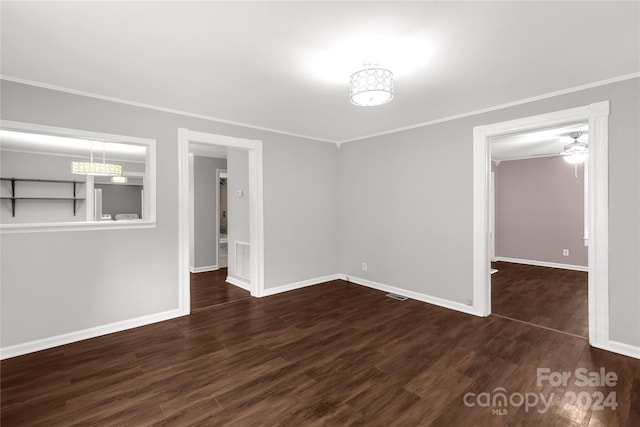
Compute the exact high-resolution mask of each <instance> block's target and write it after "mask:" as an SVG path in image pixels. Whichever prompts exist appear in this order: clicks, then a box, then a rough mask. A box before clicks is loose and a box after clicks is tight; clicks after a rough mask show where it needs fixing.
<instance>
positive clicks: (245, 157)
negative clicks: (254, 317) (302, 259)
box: [227, 149, 250, 280]
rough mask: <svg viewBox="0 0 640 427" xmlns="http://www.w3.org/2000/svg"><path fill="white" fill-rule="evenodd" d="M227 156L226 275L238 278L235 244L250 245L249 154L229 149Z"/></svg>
mask: <svg viewBox="0 0 640 427" xmlns="http://www.w3.org/2000/svg"><path fill="white" fill-rule="evenodd" d="M227 155H228V157H227V210H228V215H227V218H228V222H227V224H228V237H229V270H228V275H229V276H232V277H236V278H238V272H237V271H236V250H235V248H236V242H237V241H240V242H244V243H250V234H249V154H248V152H247V151H244V150H233V149H229V150H228V151H227ZM238 191H242V197H240V196H238V195H237V192H238ZM241 280H242V279H241Z"/></svg>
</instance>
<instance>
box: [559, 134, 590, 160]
mask: <svg viewBox="0 0 640 427" xmlns="http://www.w3.org/2000/svg"><path fill="white" fill-rule="evenodd" d="M569 136H570V137H571V138H573V142H572V143H571V144H569V145H565V146H564V151H563V152H562V153H560V154H561V155H562V158H563V159H564V161H565V162H567V163H569V164H570V165H578V164H580V163H584V161H585V160H587V157H588V156H589V147H588V145H587V143H586V142H578V138H580V137H581V136H582V132H573V133H570V134H569Z"/></svg>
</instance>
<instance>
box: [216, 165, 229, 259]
mask: <svg viewBox="0 0 640 427" xmlns="http://www.w3.org/2000/svg"><path fill="white" fill-rule="evenodd" d="M222 171H224V172H222ZM222 174H224V175H225V176H224V178H226V177H227V176H226V175H227V169H226V168H225V169H218V168H216V262H217V263H218V265H220V258H221V257H220V243H221V242H220V221H221V218H220V180H221V179H222ZM227 196H228V195H227ZM228 200H229V199H228V197H227V203H228ZM228 222H229V218H228V215H227V226H228ZM227 248H228V246H227ZM227 253H228V249H227Z"/></svg>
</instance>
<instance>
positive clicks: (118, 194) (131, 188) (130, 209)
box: [95, 184, 142, 220]
mask: <svg viewBox="0 0 640 427" xmlns="http://www.w3.org/2000/svg"><path fill="white" fill-rule="evenodd" d="M95 188H96V189H102V213H103V214H111V218H112V219H114V220H115V219H116V215H117V214H125V213H135V214H138V217H139V218H142V185H129V184H95Z"/></svg>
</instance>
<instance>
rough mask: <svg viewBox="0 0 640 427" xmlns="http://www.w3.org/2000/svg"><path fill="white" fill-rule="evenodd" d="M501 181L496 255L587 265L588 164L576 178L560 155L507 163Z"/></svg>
mask: <svg viewBox="0 0 640 427" xmlns="http://www.w3.org/2000/svg"><path fill="white" fill-rule="evenodd" d="M495 181H496V256H498V257H507V258H518V259H525V260H533V261H545V262H554V263H559V264H572V265H581V266H586V265H587V247H586V246H584V242H583V240H582V239H583V237H584V236H583V234H584V166H583V165H579V166H578V177H577V178H576V177H575V174H574V167H573V165H569V164H567V163H566V162H565V161H564V160H562V158H560V157H545V158H538V159H527V160H510V161H504V162H501V163H500V165H499V166H498V167H497V168H495ZM563 249H569V256H563V255H562V250H563Z"/></svg>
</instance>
